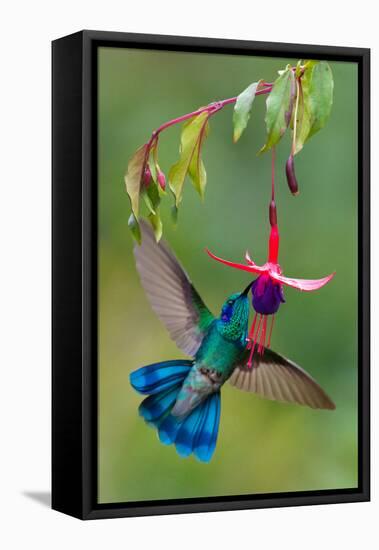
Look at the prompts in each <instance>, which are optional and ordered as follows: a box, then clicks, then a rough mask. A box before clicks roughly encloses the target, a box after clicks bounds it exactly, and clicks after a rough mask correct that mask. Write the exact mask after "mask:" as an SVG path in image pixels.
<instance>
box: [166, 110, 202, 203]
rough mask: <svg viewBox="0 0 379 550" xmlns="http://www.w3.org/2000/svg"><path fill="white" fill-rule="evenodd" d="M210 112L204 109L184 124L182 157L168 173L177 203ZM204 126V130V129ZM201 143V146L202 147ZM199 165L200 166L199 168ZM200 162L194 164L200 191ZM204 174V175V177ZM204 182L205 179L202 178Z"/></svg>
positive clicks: (181, 141) (181, 145)
mask: <svg viewBox="0 0 379 550" xmlns="http://www.w3.org/2000/svg"><path fill="white" fill-rule="evenodd" d="M207 120H208V113H207V112H206V111H204V112H203V113H201V114H200V115H197V116H195V117H193V118H191V119H190V120H189V121H188V122H186V124H184V125H183V129H182V134H181V138H180V158H179V160H178V162H176V163H175V164H174V165H173V166H172V167H171V169H170V172H169V174H168V179H169V185H170V188H171V190H172V192H173V193H174V195H175V204H176V206H179V204H180V202H181V200H182V195H183V185H184V180H185V177H186V175H187V174H188V173H189V170H190V165H191V161H192V159H193V156H194V155H195V152H196V147H197V145H198V144H199V139H200V141H201V143H202V139H201V133H202V131H203V132H204V134H205V132H206V128H205V125H206V124H207ZM203 128H204V130H203ZM201 143H200V147H201ZM197 167H198V168H197ZM199 170H200V163H196V166H193V170H192V171H191V173H192V178H191V179H193V180H196V179H197V178H196V177H194V176H195V175H196V176H198V177H199V182H196V183H195V181H194V184H195V186H198V190H199V192H200V189H201V185H198V183H201V182H200V179H201V174H200V172H199ZM203 177H204V176H202V178H203ZM202 183H204V179H202Z"/></svg>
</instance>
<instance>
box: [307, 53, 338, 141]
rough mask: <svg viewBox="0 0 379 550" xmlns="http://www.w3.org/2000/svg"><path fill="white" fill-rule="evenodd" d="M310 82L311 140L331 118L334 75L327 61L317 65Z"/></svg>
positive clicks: (314, 66)
mask: <svg viewBox="0 0 379 550" xmlns="http://www.w3.org/2000/svg"><path fill="white" fill-rule="evenodd" d="M310 70H311V77H310V81H309V92H308V93H309V98H308V102H309V111H310V116H311V128H310V131H309V136H308V137H309V138H310V137H312V136H313V135H314V134H315V133H316V132H318V131H319V130H321V128H323V127H324V126H325V124H326V122H327V120H328V118H329V116H330V112H331V109H332V104H333V87H334V84H333V74H332V70H331V68H330V66H329V64H328V63H326V61H320V62H319V63H315V64H314V65H313V66H312V67H311V68H310Z"/></svg>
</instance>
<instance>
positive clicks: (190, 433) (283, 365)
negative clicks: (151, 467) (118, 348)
mask: <svg viewBox="0 0 379 550" xmlns="http://www.w3.org/2000/svg"><path fill="white" fill-rule="evenodd" d="M141 234H142V242H141V245H136V246H135V249H134V255H135V260H136V267H137V271H138V273H139V276H140V279H141V283H142V286H143V288H144V290H145V293H146V295H147V297H148V299H149V301H150V304H151V306H152V308H153V310H154V311H155V313H156V314H157V316H158V317H159V318H160V319H161V321H162V322H163V324H164V325H165V326H166V328H167V330H168V332H169V334H170V336H171V338H172V339H173V340H174V341H175V342H176V344H177V346H178V348H180V349H181V350H182V351H183V352H184V353H185V354H186V355H188V356H190V357H191V359H178V360H173V361H172V360H170V361H163V362H160V363H154V364H152V365H148V366H145V367H142V368H140V369H138V370H136V371H134V372H132V373H131V375H130V382H131V385H132V386H133V388H134V389H135V390H137V391H138V392H139V393H141V394H143V395H147V396H148V397H147V398H145V399H144V400H143V401H142V403H141V405H140V407H139V413H140V415H141V416H142V417H143V418H144V419H145V421H146V422H147V423H148V424H150V425H152V426H154V427H155V428H156V429H157V431H158V436H159V439H160V441H161V442H162V443H164V444H166V445H170V444H175V447H176V450H177V452H178V454H179V455H181V456H183V457H186V456H189V455H190V454H192V453H193V454H194V455H195V456H196V457H197V458H198V459H199V460H200V461H203V462H209V461H210V460H211V458H212V456H213V453H214V451H215V448H216V442H217V436H218V430H219V422H220V410H221V393H220V390H221V387H222V386H223V384H224V383H225V382H226V381H227V380H229V382H230V383H231V384H232V385H233V386H234V387H236V388H238V389H240V390H244V391H248V392H252V393H255V394H257V395H259V396H261V397H265V398H267V399H272V400H276V401H282V402H289V403H298V404H299V405H307V406H308V407H312V408H314V409H330V410H331V409H335V405H334V403H333V401H332V400H331V399H330V398H329V397H328V395H327V394H326V393H325V392H324V390H323V389H322V388H321V387H320V386H319V385H318V383H317V382H316V381H315V380H314V379H313V378H312V377H311V376H310V375H309V374H308V373H307V372H306V371H305V370H303V369H302V368H301V367H299V366H298V365H296V364H295V363H293V362H292V361H290V360H288V359H286V358H285V357H282V356H281V355H279V354H278V353H275V352H274V351H272V350H270V349H268V348H265V347H264V348H263V349H262V350H261V351H260V353H255V354H254V356H253V359H252V362H250V363H249V364H248V361H249V354H250V353H249V350H248V349H247V345H246V344H247V335H248V322H249V299H248V292H249V290H250V287H251V285H252V284H253V283H250V284H249V285H248V286H247V287H246V288H245V290H243V291H242V292H237V293H234V294H232V295H231V296H229V297H228V298H227V300H226V301H225V302H224V304H223V305H222V308H221V313H220V316H219V317H215V316H214V315H213V314H212V313H211V312H210V310H209V309H208V307H207V306H206V305H205V303H204V302H203V300H202V299H201V297H200V295H199V294H198V292H197V291H196V289H195V287H194V286H193V285H192V283H191V281H190V279H189V277H188V275H187V273H186V272H185V270H184V269H183V267H182V266H181V264H180V263H179V261H178V260H177V258H176V257H175V255H174V254H173V252H172V251H171V250H170V248H169V247H168V245H167V244H166V243H165V242H164V241H163V240H161V241H160V242H159V243H156V240H155V237H154V234H153V231H152V229H151V228H150V226H149V225H148V224H147V223H145V222H141Z"/></svg>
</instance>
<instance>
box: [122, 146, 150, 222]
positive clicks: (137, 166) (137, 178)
mask: <svg viewBox="0 0 379 550" xmlns="http://www.w3.org/2000/svg"><path fill="white" fill-rule="evenodd" d="M146 148H147V145H146V143H145V144H144V145H142V146H141V147H140V148H139V149H137V151H136V152H135V153H134V155H133V156H132V158H131V159H130V161H129V164H128V170H127V172H126V174H125V186H126V191H127V193H128V195H129V198H130V204H131V206H132V211H133V214H134V215H135V217H136V219H138V213H139V197H140V192H141V182H142V171H143V168H144V164H145V155H146Z"/></svg>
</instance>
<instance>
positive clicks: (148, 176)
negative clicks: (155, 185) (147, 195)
mask: <svg viewBox="0 0 379 550" xmlns="http://www.w3.org/2000/svg"><path fill="white" fill-rule="evenodd" d="M143 183H144V185H145V187H149V185H150V183H151V170H150V166H149V165H148V164H147V165H146V168H145V173H144V175H143Z"/></svg>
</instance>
